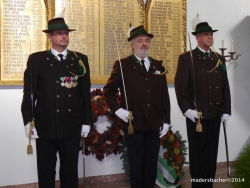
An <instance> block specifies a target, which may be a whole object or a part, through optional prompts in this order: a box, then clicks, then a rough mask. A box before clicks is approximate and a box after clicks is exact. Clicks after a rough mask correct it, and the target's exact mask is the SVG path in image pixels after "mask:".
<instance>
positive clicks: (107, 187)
mask: <svg viewBox="0 0 250 188" xmlns="http://www.w3.org/2000/svg"><path fill="white" fill-rule="evenodd" d="M232 171H233V169H232V168H231V172H232ZM185 173H186V175H185V177H184V178H183V179H182V180H180V181H179V182H178V184H179V185H180V186H181V188H191V182H190V179H191V177H190V173H189V169H186V170H185ZM215 178H216V179H219V178H220V179H227V167H226V165H225V164H223V165H221V166H218V167H217V171H216V177H215ZM129 187H130V186H129V182H128V181H126V180H118V181H109V182H102V183H100V182H99V183H90V182H87V183H86V186H85V187H84V186H83V185H82V184H80V185H79V188H129ZM213 187H214V188H232V186H231V185H230V184H229V183H226V182H217V183H214V186H213ZM155 188H159V187H158V186H157V185H156V186H155Z"/></svg>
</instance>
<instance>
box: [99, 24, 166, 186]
mask: <svg viewBox="0 0 250 188" xmlns="http://www.w3.org/2000/svg"><path fill="white" fill-rule="evenodd" d="M152 38H153V35H152V34H148V33H147V31H146V30H145V29H144V27H143V26H138V27H136V28H134V29H133V30H131V32H130V37H129V38H128V41H129V42H130V45H131V49H132V51H133V54H132V55H130V56H128V57H126V58H124V59H121V61H120V63H121V67H120V63H119V61H116V62H115V63H114V67H113V71H112V73H111V76H110V78H109V80H108V82H107V84H106V85H105V86H104V89H103V91H104V96H105V98H106V100H107V103H108V105H109V107H110V109H111V111H112V112H114V113H115V114H116V115H117V116H118V117H119V118H120V119H119V120H120V121H119V126H120V128H121V129H123V131H124V133H125V139H126V144H127V149H128V158H129V167H130V184H131V187H132V188H153V187H154V185H155V181H156V174H157V158H158V151H159V150H158V147H159V136H160V137H162V136H164V135H165V134H166V133H167V131H168V128H169V124H170V102H169V94H168V87H167V81H166V76H165V72H166V71H165V70H163V69H164V68H163V66H162V64H161V63H162V62H160V61H157V60H155V59H153V58H151V57H149V56H148V53H149V49H150V42H151V39H152ZM121 69H122V72H123V73H122V72H121ZM122 74H123V77H124V85H125V87H124V85H123V79H122ZM118 88H119V89H120V91H121V96H122V101H121V105H119V104H118V103H117V100H116V92H117V90H118ZM125 88H126V89H125ZM125 94H126V97H125ZM127 104H128V105H127ZM128 110H129V111H132V113H133V121H132V126H133V129H134V133H133V134H129V132H128V126H129V124H128V119H129V117H128V116H129V112H128ZM161 127H163V128H162V130H161V132H160V128H161Z"/></svg>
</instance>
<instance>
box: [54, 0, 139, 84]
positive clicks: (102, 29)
mask: <svg viewBox="0 0 250 188" xmlns="http://www.w3.org/2000/svg"><path fill="white" fill-rule="evenodd" d="M65 7H66V8H65ZM64 8H65V14H64V18H65V21H66V23H67V24H68V26H69V28H72V29H76V31H74V32H71V33H70V44H69V47H68V48H69V49H70V50H73V51H78V52H81V53H84V54H86V55H87V56H88V60H89V66H90V75H91V83H92V84H105V83H106V81H107V79H108V78H109V76H110V73H111V71H112V69H113V64H114V61H115V60H117V59H118V53H117V47H116V41H115V36H114V32H115V34H116V38H117V43H118V47H119V52H120V58H124V57H126V56H128V55H130V54H131V53H132V52H131V50H130V45H129V43H128V41H127V36H126V33H127V30H128V28H129V25H130V22H131V23H132V25H133V26H138V25H139V22H140V19H139V3H138V1H136V0H56V12H57V11H62V10H64Z"/></svg>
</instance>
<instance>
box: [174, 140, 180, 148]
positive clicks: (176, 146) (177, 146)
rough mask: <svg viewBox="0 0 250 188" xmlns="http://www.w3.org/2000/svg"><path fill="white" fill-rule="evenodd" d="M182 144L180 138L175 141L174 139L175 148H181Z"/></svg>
mask: <svg viewBox="0 0 250 188" xmlns="http://www.w3.org/2000/svg"><path fill="white" fill-rule="evenodd" d="M180 145H181V143H180V141H179V140H174V141H173V144H172V146H173V148H179V147H180Z"/></svg>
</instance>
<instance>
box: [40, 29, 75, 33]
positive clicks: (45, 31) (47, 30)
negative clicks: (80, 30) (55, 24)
mask: <svg viewBox="0 0 250 188" xmlns="http://www.w3.org/2000/svg"><path fill="white" fill-rule="evenodd" d="M58 30H66V31H69V32H71V31H75V29H52V30H50V29H46V30H43V32H44V33H50V32H52V31H58Z"/></svg>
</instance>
